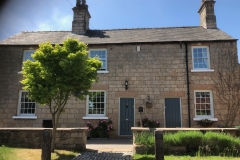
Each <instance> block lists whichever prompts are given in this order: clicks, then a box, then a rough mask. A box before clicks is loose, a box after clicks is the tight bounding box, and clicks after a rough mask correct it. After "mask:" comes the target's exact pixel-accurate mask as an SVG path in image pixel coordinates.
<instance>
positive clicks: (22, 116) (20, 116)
mask: <svg viewBox="0 0 240 160" xmlns="http://www.w3.org/2000/svg"><path fill="white" fill-rule="evenodd" d="M23 92H27V93H28V91H27V90H20V91H19V93H18V105H17V116H13V118H14V119H37V116H36V110H37V103H36V102H34V101H31V103H34V105H35V109H34V114H28V113H27V114H22V113H21V102H22V101H21V99H22V93H23Z"/></svg>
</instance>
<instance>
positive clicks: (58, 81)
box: [21, 38, 102, 105]
mask: <svg viewBox="0 0 240 160" xmlns="http://www.w3.org/2000/svg"><path fill="white" fill-rule="evenodd" d="M32 57H33V58H34V61H30V60H28V61H26V62H24V66H23V72H22V73H23V77H24V78H23V80H22V81H21V83H22V84H23V85H24V87H23V88H24V89H25V90H28V91H29V96H30V98H31V99H32V100H34V101H36V102H37V103H39V104H41V105H45V104H49V103H50V100H54V101H57V98H59V97H62V96H59V95H60V94H61V95H75V93H76V92H78V93H81V94H80V95H79V94H78V97H79V98H83V97H84V95H86V94H87V93H88V89H89V88H90V87H91V84H92V83H93V82H94V81H96V80H97V70H99V69H100V68H101V65H102V64H101V61H100V60H99V59H96V58H89V57H88V51H87V45H86V44H84V43H82V42H79V41H77V40H76V39H70V38H69V39H67V40H65V41H64V44H63V45H62V46H61V45H59V44H56V45H55V46H53V45H51V44H50V42H45V43H42V44H40V45H39V49H37V50H36V52H35V53H34V54H33V55H32ZM60 101H61V100H60Z"/></svg>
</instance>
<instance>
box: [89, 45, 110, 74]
mask: <svg viewBox="0 0 240 160" xmlns="http://www.w3.org/2000/svg"><path fill="white" fill-rule="evenodd" d="M89 55H90V57H91V58H93V57H98V58H99V59H100V60H101V61H102V64H103V65H102V68H101V70H106V69H107V65H106V60H107V58H106V57H107V55H106V51H105V50H94V51H90V54H89Z"/></svg>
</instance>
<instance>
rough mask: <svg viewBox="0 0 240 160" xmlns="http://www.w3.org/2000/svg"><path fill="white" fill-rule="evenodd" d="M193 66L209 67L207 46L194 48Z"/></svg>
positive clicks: (196, 67)
mask: <svg viewBox="0 0 240 160" xmlns="http://www.w3.org/2000/svg"><path fill="white" fill-rule="evenodd" d="M193 67H194V68H195V69H201V68H202V69H208V68H209V65H208V52H207V48H194V49H193Z"/></svg>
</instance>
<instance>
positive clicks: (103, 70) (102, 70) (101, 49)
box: [88, 48, 109, 73]
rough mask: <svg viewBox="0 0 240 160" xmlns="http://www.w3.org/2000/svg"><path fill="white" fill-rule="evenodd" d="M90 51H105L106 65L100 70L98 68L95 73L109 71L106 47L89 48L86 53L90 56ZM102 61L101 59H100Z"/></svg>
mask: <svg viewBox="0 0 240 160" xmlns="http://www.w3.org/2000/svg"><path fill="white" fill-rule="evenodd" d="M91 51H105V57H106V58H105V65H106V67H105V69H102V68H101V69H100V70H98V71H97V73H109V71H108V54H107V49H104V48H99V49H89V53H88V57H91V56H90V55H91ZM91 58H93V57H91ZM100 60H101V59H100ZM101 61H102V60H101Z"/></svg>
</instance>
